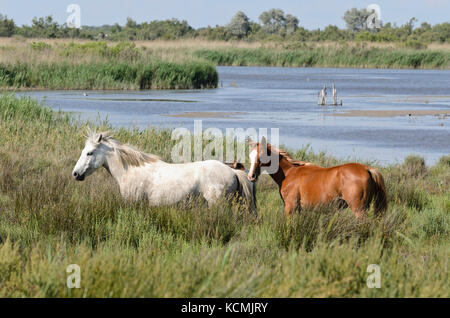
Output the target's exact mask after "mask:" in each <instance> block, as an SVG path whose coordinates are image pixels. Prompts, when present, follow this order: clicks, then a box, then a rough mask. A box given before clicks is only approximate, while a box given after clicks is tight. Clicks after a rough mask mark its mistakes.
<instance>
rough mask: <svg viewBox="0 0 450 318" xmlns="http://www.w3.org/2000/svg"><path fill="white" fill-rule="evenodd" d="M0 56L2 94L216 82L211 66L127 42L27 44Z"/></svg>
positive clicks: (0, 49)
mask: <svg viewBox="0 0 450 318" xmlns="http://www.w3.org/2000/svg"><path fill="white" fill-rule="evenodd" d="M0 52H1V55H0V88H4V89H5V88H6V89H194V88H215V87H217V82H218V74H217V71H216V69H215V67H214V65H213V64H212V63H211V62H207V61H205V60H203V59H199V58H193V57H192V58H177V59H176V60H175V59H172V58H170V56H165V57H163V56H158V55H155V54H153V53H152V52H147V51H146V50H145V49H142V48H137V47H136V46H135V44H134V43H131V42H130V43H118V44H115V45H111V46H108V45H107V44H106V42H85V43H74V42H60V43H53V44H49V43H46V42H26V43H13V44H11V45H3V46H0Z"/></svg>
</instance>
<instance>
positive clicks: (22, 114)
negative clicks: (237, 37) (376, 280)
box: [0, 95, 450, 297]
mask: <svg viewBox="0 0 450 318" xmlns="http://www.w3.org/2000/svg"><path fill="white" fill-rule="evenodd" d="M87 125H90V126H94V128H95V127H96V124H95V123H86V122H80V121H75V120H74V119H72V118H71V117H70V116H67V115H65V114H62V113H57V112H53V111H51V110H49V109H48V108H46V107H45V106H43V105H39V104H38V103H37V102H36V101H34V100H32V99H28V98H24V97H22V98H16V97H14V96H13V95H3V96H2V97H0V211H1V213H0V281H1V284H0V296H1V297H143V296H144V297H205V296H209V297H449V296H450V288H449V285H448V279H449V273H448V269H447V263H448V247H449V243H450V240H449V234H450V233H449V229H450V218H449V212H450V199H449V197H450V196H449V188H450V165H449V164H448V158H447V157H443V159H442V160H441V161H439V162H438V163H437V164H436V165H434V166H432V167H425V168H426V169H423V170H420V173H418V174H416V175H414V176H413V175H411V171H419V170H418V169H417V168H416V167H417V162H419V161H420V160H416V159H409V160H407V161H406V162H405V164H398V165H391V166H386V167H379V168H380V170H381V171H382V173H383V175H384V176H385V179H386V184H387V189H388V196H389V200H390V201H389V210H388V211H387V212H386V214H385V215H383V216H380V217H375V216H372V215H369V217H367V218H366V219H363V220H356V219H355V218H354V217H353V215H352V213H351V212H350V211H349V210H346V209H343V210H342V209H341V210H339V209H337V208H336V207H334V206H323V207H319V208H317V209H314V210H305V211H302V213H300V214H298V215H294V216H293V217H292V218H290V219H288V220H287V219H286V218H285V217H284V214H283V210H282V202H281V199H280V196H279V193H278V189H277V188H276V186H275V185H274V183H273V182H272V181H271V180H270V179H269V178H265V176H262V178H261V180H260V181H259V184H258V194H257V199H258V207H259V216H260V217H259V218H258V219H255V218H253V217H252V216H251V215H248V214H247V213H246V212H245V209H243V208H242V207H240V206H239V205H228V204H224V202H220V203H218V204H217V205H215V206H213V207H211V208H208V207H207V206H206V204H205V203H204V202H203V201H197V200H194V201H192V202H187V203H182V204H179V205H175V206H162V207H149V206H148V205H147V204H146V203H144V202H135V203H132V202H125V201H124V200H122V198H121V196H120V193H119V189H118V186H117V184H115V182H114V181H113V180H112V178H111V177H110V176H109V175H108V174H107V173H106V171H104V170H99V171H97V172H95V173H94V174H93V175H92V176H90V177H89V178H87V179H86V180H85V181H84V182H76V181H74V180H73V179H72V176H71V170H72V168H73V166H74V165H75V163H76V161H77V159H78V157H79V155H80V152H81V149H82V148H83V144H84V137H83V133H84V128H85V127H86V126H87ZM97 125H100V124H97ZM101 125H103V126H102V127H98V126H97V128H98V129H111V130H112V131H113V132H114V134H115V135H116V138H118V139H119V140H121V141H123V142H127V143H130V144H133V145H135V146H136V147H138V148H140V149H142V150H145V151H147V152H150V153H154V154H159V155H161V156H162V157H163V158H164V159H165V160H169V156H170V155H169V154H170V150H171V147H172V145H173V141H171V140H170V136H171V134H170V131H168V130H155V129H147V130H137V129H134V130H126V129H112V128H111V127H108V125H107V124H101ZM105 125H106V126H105ZM295 156H296V157H297V158H299V159H305V160H311V161H313V162H316V163H320V164H323V165H332V164H336V163H338V162H339V161H338V160H336V159H334V158H332V157H330V156H327V155H325V154H314V153H312V152H311V151H310V150H309V149H308V148H305V149H301V150H299V151H298V152H297V153H295ZM412 169H413V170H412ZM69 264H78V265H79V266H80V268H81V288H80V289H68V288H67V286H66V279H67V275H68V274H67V273H66V267H67V266H68V265H69ZM369 264H378V265H380V268H381V288H380V289H370V288H368V287H367V285H366V279H367V277H368V275H369V273H367V266H368V265H369Z"/></svg>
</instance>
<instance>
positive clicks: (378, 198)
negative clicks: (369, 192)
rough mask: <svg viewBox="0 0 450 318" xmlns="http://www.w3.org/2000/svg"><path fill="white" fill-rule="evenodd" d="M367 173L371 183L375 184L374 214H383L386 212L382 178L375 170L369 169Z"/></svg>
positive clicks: (385, 197) (384, 187)
mask: <svg viewBox="0 0 450 318" xmlns="http://www.w3.org/2000/svg"><path fill="white" fill-rule="evenodd" d="M367 171H368V172H369V174H370V176H371V178H372V180H373V182H374V183H375V193H374V199H375V212H376V213H379V212H384V211H386V210H387V194H386V186H385V185H384V179H383V176H382V175H381V173H380V172H379V171H378V170H377V169H375V168H371V167H369V168H368V169H367Z"/></svg>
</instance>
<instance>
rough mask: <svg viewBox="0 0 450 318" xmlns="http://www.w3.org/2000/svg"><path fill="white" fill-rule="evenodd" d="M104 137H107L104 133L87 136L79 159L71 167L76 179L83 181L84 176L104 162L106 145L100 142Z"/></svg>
mask: <svg viewBox="0 0 450 318" xmlns="http://www.w3.org/2000/svg"><path fill="white" fill-rule="evenodd" d="M105 138H107V137H106V136H105V135H104V133H93V134H91V135H90V136H89V137H88V138H87V140H86V145H85V146H84V149H83V151H82V152H81V156H80V159H78V162H77V164H76V165H75V168H73V172H72V175H73V177H74V178H75V179H76V180H78V181H83V180H84V178H86V177H87V176H88V175H90V174H92V173H93V172H94V171H95V170H96V169H97V168H99V167H101V166H103V165H104V164H105V161H106V151H107V149H106V148H107V146H106V145H105V144H103V143H102V140H103V139H105Z"/></svg>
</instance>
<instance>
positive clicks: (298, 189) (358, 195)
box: [248, 137, 387, 217]
mask: <svg viewBox="0 0 450 318" xmlns="http://www.w3.org/2000/svg"><path fill="white" fill-rule="evenodd" d="M264 152H265V153H264ZM277 154H278V159H279V164H278V168H277V167H275V169H273V171H276V172H273V173H269V174H270V176H271V177H272V179H273V180H274V181H275V182H276V183H277V184H278V187H279V189H280V195H281V198H282V199H283V202H284V213H285V214H286V216H288V215H290V214H292V213H293V212H294V211H295V210H296V209H297V208H299V207H301V208H305V207H308V206H309V207H313V206H317V205H320V204H328V203H331V202H333V201H335V200H337V201H341V202H342V200H343V201H345V203H346V205H347V206H348V207H350V209H351V210H352V211H353V213H354V214H355V216H356V217H360V216H362V215H363V213H364V212H365V211H367V210H368V209H369V208H370V204H371V202H372V201H373V202H374V208H375V212H377V213H378V212H382V211H385V210H386V209H387V197H386V190H385V185H384V180H383V177H382V175H381V174H380V173H379V172H378V171H377V170H376V169H375V168H372V167H368V166H365V165H362V164H359V163H347V164H343V165H340V166H335V167H330V168H323V167H320V166H317V165H315V164H312V163H309V162H305V161H297V160H295V159H293V158H292V157H291V156H290V155H289V154H288V153H287V152H285V151H283V150H280V149H276V148H275V147H272V146H271V145H270V144H268V143H267V142H266V139H265V138H264V137H263V138H262V140H261V143H254V145H253V147H252V148H251V150H250V153H249V157H250V162H251V166H250V170H249V172H248V179H249V180H250V181H256V180H257V178H258V176H259V175H260V173H261V169H264V167H268V166H270V165H271V162H270V161H269V160H268V162H261V156H263V155H266V156H265V157H266V158H267V157H268V158H276V157H273V156H276V155H277Z"/></svg>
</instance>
